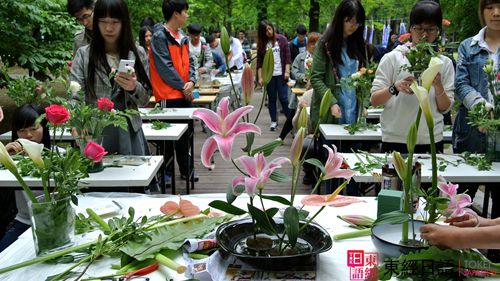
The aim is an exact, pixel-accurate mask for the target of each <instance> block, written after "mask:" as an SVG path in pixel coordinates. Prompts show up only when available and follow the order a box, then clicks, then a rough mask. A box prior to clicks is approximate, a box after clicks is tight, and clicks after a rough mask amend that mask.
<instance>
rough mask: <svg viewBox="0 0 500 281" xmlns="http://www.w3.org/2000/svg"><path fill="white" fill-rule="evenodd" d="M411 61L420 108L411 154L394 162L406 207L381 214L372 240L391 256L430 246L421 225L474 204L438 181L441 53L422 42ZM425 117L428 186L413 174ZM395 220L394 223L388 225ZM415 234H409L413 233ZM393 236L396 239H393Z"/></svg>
mask: <svg viewBox="0 0 500 281" xmlns="http://www.w3.org/2000/svg"><path fill="white" fill-rule="evenodd" d="M406 56H407V58H408V60H409V62H410V65H406V66H405V69H406V70H408V71H409V72H410V73H413V75H414V76H415V78H416V79H415V80H414V81H413V83H412V85H411V89H412V91H413V92H414V94H415V95H416V96H417V98H418V101H419V110H418V113H417V117H416V121H415V123H413V124H412V125H411V126H410V128H409V132H408V136H407V148H408V157H407V158H406V159H404V158H403V157H402V156H401V154H400V153H399V152H394V153H393V163H394V167H395V169H396V172H397V174H398V176H399V178H400V179H401V180H402V182H403V193H404V199H403V210H401V211H394V212H390V213H387V214H384V215H382V216H379V217H378V218H377V220H376V221H375V223H374V226H373V227H372V240H373V241H374V244H375V245H376V246H378V249H379V250H380V251H381V252H382V253H385V254H386V255H388V256H399V255H400V254H401V253H408V252H410V251H415V250H417V249H422V248H426V247H427V244H426V243H425V241H423V240H421V239H420V238H419V236H418V228H419V226H420V225H422V224H424V223H435V222H436V221H437V220H438V219H439V218H440V217H441V216H443V215H445V216H449V215H451V214H454V215H456V213H457V212H459V213H462V211H463V208H465V207H467V206H470V205H471V204H472V203H471V198H470V197H468V196H466V195H463V194H460V196H458V197H457V195H456V189H455V193H454V194H452V193H451V192H447V191H446V190H447V189H449V188H447V187H446V186H447V185H449V184H451V183H446V181H445V180H444V179H442V180H441V181H442V182H441V183H439V182H438V165H437V157H436V144H435V139H434V119H433V115H432V111H431V107H430V103H429V91H430V88H431V86H432V81H433V80H434V78H435V77H436V75H437V74H438V73H439V71H440V69H441V68H442V65H443V62H442V61H441V60H440V59H439V58H438V57H437V53H436V52H434V50H433V49H432V45H431V44H429V43H419V44H417V45H416V46H415V47H414V48H412V49H411V50H410V51H409V52H408V53H407V54H406ZM422 114H423V117H424V118H425V122H426V124H427V127H428V130H429V137H430V148H431V163H432V167H431V169H432V182H431V186H430V187H429V188H427V189H424V188H422V187H421V186H417V184H416V180H415V178H414V174H413V165H414V163H413V162H414V161H413V155H414V151H415V145H416V142H417V135H418V127H419V124H420V119H421V117H422ZM440 190H442V191H443V192H445V193H444V194H445V195H446V196H443V197H440V192H439V191H440ZM414 195H417V196H419V197H421V198H423V199H424V200H425V207H424V211H425V214H424V218H423V220H422V221H416V220H415V219H414V212H413V210H412V208H411V204H412V198H413V196H414ZM387 224H393V226H387ZM410 231H411V233H412V236H411V237H409V233H410ZM391 232H392V233H398V234H400V236H401V239H400V240H399V239H398V238H397V236H394V237H392V239H390V238H389V237H390V236H391V235H392V233H391ZM389 240H392V241H389Z"/></svg>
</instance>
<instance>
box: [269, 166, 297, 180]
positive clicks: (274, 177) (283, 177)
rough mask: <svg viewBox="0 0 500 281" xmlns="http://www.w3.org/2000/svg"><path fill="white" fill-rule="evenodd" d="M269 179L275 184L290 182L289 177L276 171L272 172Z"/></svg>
mask: <svg viewBox="0 0 500 281" xmlns="http://www.w3.org/2000/svg"><path fill="white" fill-rule="evenodd" d="M269 178H270V179H272V180H273V181H275V182H289V181H291V180H292V178H291V177H290V176H289V175H287V174H285V173H282V172H281V171H280V170H278V169H277V170H274V171H273V173H272V174H271V175H270V176H269Z"/></svg>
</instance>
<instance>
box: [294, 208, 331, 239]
mask: <svg viewBox="0 0 500 281" xmlns="http://www.w3.org/2000/svg"><path fill="white" fill-rule="evenodd" d="M325 207H326V206H322V207H321V208H320V209H319V210H318V211H317V212H316V213H315V214H314V216H312V218H310V219H309V220H308V221H307V222H306V223H305V224H304V225H302V226H301V227H300V229H299V233H301V232H302V230H304V229H305V228H306V227H307V226H308V225H309V224H311V222H312V221H313V220H314V219H315V218H316V217H317V216H318V215H319V213H321V212H322V211H323V209H325Z"/></svg>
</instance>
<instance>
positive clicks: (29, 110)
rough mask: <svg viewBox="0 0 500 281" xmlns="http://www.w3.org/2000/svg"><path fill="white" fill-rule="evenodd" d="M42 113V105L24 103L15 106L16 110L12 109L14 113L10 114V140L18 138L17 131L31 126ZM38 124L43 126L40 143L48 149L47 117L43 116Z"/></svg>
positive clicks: (43, 111)
mask: <svg viewBox="0 0 500 281" xmlns="http://www.w3.org/2000/svg"><path fill="white" fill-rule="evenodd" d="M44 113H45V110H44V109H43V107H41V106H39V105H35V104H25V105H23V106H20V107H18V108H16V110H14V115H13V116H12V141H15V140H17V139H18V138H19V136H18V135H17V131H19V130H21V129H25V128H31V127H33V126H34V125H35V122H36V119H37V118H38V117H40V115H42V114H44ZM40 126H42V128H43V137H42V143H43V145H44V146H45V148H48V149H50V132H49V130H48V128H47V119H45V118H44V119H43V120H42V121H41V122H40Z"/></svg>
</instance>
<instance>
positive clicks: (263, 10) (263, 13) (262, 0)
mask: <svg viewBox="0 0 500 281" xmlns="http://www.w3.org/2000/svg"><path fill="white" fill-rule="evenodd" d="M265 19H267V0H258V1H257V21H258V24H259V23H260V22H261V21H262V20H265Z"/></svg>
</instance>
